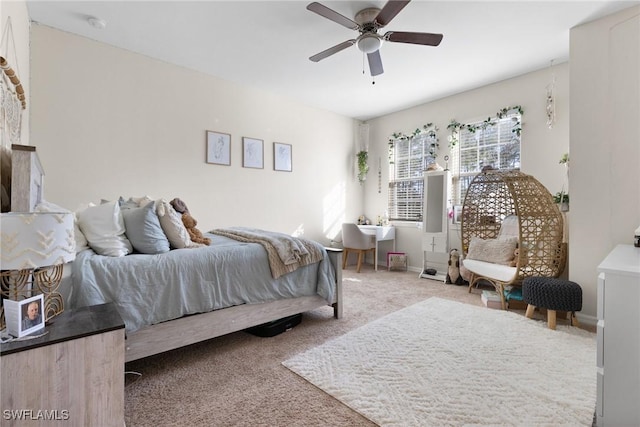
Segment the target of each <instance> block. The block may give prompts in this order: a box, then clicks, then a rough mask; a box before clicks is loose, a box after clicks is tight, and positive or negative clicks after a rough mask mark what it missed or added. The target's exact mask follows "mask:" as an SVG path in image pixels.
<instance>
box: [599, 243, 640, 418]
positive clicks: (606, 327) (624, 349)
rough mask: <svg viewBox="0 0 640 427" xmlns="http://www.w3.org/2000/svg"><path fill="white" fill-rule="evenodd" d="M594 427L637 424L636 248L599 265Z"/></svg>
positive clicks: (639, 328)
mask: <svg viewBox="0 0 640 427" xmlns="http://www.w3.org/2000/svg"><path fill="white" fill-rule="evenodd" d="M598 273H599V275H598V295H597V296H598V326H597V334H598V339H597V346H598V347H597V348H598V353H597V358H596V363H597V387H598V389H597V404H596V416H597V419H596V421H597V425H598V426H606V427H609V426H638V425H640V248H636V247H633V246H632V245H618V246H616V247H615V248H614V250H613V251H611V253H609V255H608V256H607V257H606V258H605V259H604V261H602V263H601V264H600V265H599V266H598Z"/></svg>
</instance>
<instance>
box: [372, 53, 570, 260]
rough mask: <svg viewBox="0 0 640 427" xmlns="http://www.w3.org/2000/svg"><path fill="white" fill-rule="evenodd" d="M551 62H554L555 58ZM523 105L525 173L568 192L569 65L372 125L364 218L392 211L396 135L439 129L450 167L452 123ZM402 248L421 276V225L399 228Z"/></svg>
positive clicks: (453, 229)
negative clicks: (550, 109) (549, 95)
mask: <svg viewBox="0 0 640 427" xmlns="http://www.w3.org/2000/svg"><path fill="white" fill-rule="evenodd" d="M549 59H550V61H551V59H552V58H549ZM553 75H555V81H556V83H555V95H556V109H557V111H556V123H555V125H554V126H553V127H552V128H551V129H550V128H549V127H548V126H547V124H546V121H547V117H546V110H545V105H546V104H545V101H546V87H547V85H548V84H549V83H550V82H551V81H552V76H553ZM514 105H521V106H522V108H523V110H524V115H523V131H522V147H521V150H522V151H521V155H522V171H523V172H525V173H528V174H531V175H533V176H535V177H536V178H537V179H538V180H539V181H540V182H541V183H542V184H543V185H545V186H546V187H547V189H548V190H549V191H550V192H551V193H556V192H558V191H560V190H561V189H562V185H563V183H564V182H565V176H566V175H565V169H564V167H563V166H562V165H560V164H559V163H558V161H559V159H560V157H561V156H562V154H563V153H566V152H568V151H569V65H568V63H561V64H557V65H554V66H553V67H552V68H550V67H547V68H545V69H542V70H540V71H536V72H533V73H529V74H525V75H522V76H519V77H516V78H513V79H509V80H505V81H502V82H499V83H496V84H492V85H488V86H484V87H481V88H479V89H475V90H471V91H468V92H464V93H460V94H458V95H454V96H450V97H447V98H443V99H440V100H437V101H434V102H430V103H427V104H423V105H419V106H417V107H413V108H410V109H407V110H404V111H400V112H397V113H394V114H389V115H387V116H384V117H380V118H377V119H374V120H370V121H369V123H370V126H371V143H370V155H369V156H370V158H372V159H374V160H375V162H376V163H375V168H374V170H373V172H374V173H373V174H372V173H371V172H370V173H369V175H370V177H369V178H368V179H367V181H366V184H365V201H366V203H365V209H364V213H365V214H366V215H367V216H368V217H370V218H375V217H376V216H377V215H379V214H382V213H383V212H384V210H385V209H386V207H387V194H388V193H387V191H386V188H387V185H388V182H389V181H388V171H387V161H388V141H389V137H390V136H391V134H393V133H394V132H404V133H411V132H412V131H413V130H414V129H416V128H418V127H421V126H422V125H424V124H426V123H430V122H432V123H434V124H435V125H436V126H438V128H439V133H438V135H439V139H440V150H439V152H438V158H437V160H438V162H439V163H440V164H441V165H443V166H444V160H443V158H444V156H445V155H446V154H450V152H449V148H448V142H447V137H448V135H449V133H448V131H447V125H448V124H449V123H450V122H451V119H456V120H458V121H459V122H462V123H465V122H470V121H474V120H484V119H486V118H487V117H488V116H495V114H496V112H497V111H498V110H500V109H502V108H504V107H507V106H514ZM379 158H380V159H382V164H383V174H382V181H383V183H382V188H383V192H382V193H380V194H379V193H378V184H377V165H378V163H377V161H378V159H379ZM396 226H397V228H396V236H397V249H398V250H401V251H403V252H406V253H407V254H408V259H409V264H410V266H411V268H412V269H414V270H415V271H420V270H421V269H422V240H421V239H422V234H421V230H420V229H419V228H417V227H416V225H414V224H412V225H407V224H405V225H403V224H396ZM450 246H451V247H452V248H458V249H460V248H461V244H460V234H459V228H458V226H457V225H452V226H450ZM438 259H440V261H441V263H442V262H444V263H445V265H446V261H447V257H446V256H438V255H436V254H432V255H430V258H429V261H430V262H431V261H437V260H438Z"/></svg>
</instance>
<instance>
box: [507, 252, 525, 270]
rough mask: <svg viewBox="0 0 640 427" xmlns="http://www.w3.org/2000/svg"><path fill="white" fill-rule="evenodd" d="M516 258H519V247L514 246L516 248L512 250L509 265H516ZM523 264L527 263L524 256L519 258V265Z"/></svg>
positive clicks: (522, 265)
mask: <svg viewBox="0 0 640 427" xmlns="http://www.w3.org/2000/svg"><path fill="white" fill-rule="evenodd" d="M518 258H520V249H519V248H516V250H515V251H513V259H512V260H511V263H510V264H509V265H510V266H511V267H515V266H516V265H518ZM525 265H527V259H526V258H525V257H522V259H521V260H520V267H524V266H525Z"/></svg>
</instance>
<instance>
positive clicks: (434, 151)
mask: <svg viewBox="0 0 640 427" xmlns="http://www.w3.org/2000/svg"><path fill="white" fill-rule="evenodd" d="M438 130H439V129H438V127H437V126H435V125H434V124H433V123H427V124H426V125H423V126H422V127H421V128H416V130H414V131H413V132H412V133H410V134H406V133H402V132H395V133H393V134H391V137H389V163H393V161H392V158H393V144H394V143H395V142H398V141H408V140H411V139H413V138H415V137H417V136H423V135H425V136H427V137H428V138H431V142H430V143H429V155H431V156H432V157H434V158H435V157H437V156H438V148H439V147H440V144H439V143H438V142H439V141H440V140H439V139H438V134H437V132H438Z"/></svg>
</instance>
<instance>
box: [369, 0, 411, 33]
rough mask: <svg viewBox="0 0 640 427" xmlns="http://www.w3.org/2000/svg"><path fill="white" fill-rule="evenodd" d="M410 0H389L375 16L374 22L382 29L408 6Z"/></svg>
mask: <svg viewBox="0 0 640 427" xmlns="http://www.w3.org/2000/svg"><path fill="white" fill-rule="evenodd" d="M410 1H411V0H406V1H399V0H389V1H388V2H387V4H385V5H384V7H383V8H382V10H381V11H380V12H379V13H378V16H376V19H375V21H376V22H377V23H378V25H379V26H380V27H384V26H385V25H387V24H388V23H389V22H391V20H392V19H393V18H395V16H396V15H397V14H398V13H400V11H401V10H402V9H404V7H405V6H406V5H408V4H409V2H410Z"/></svg>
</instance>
